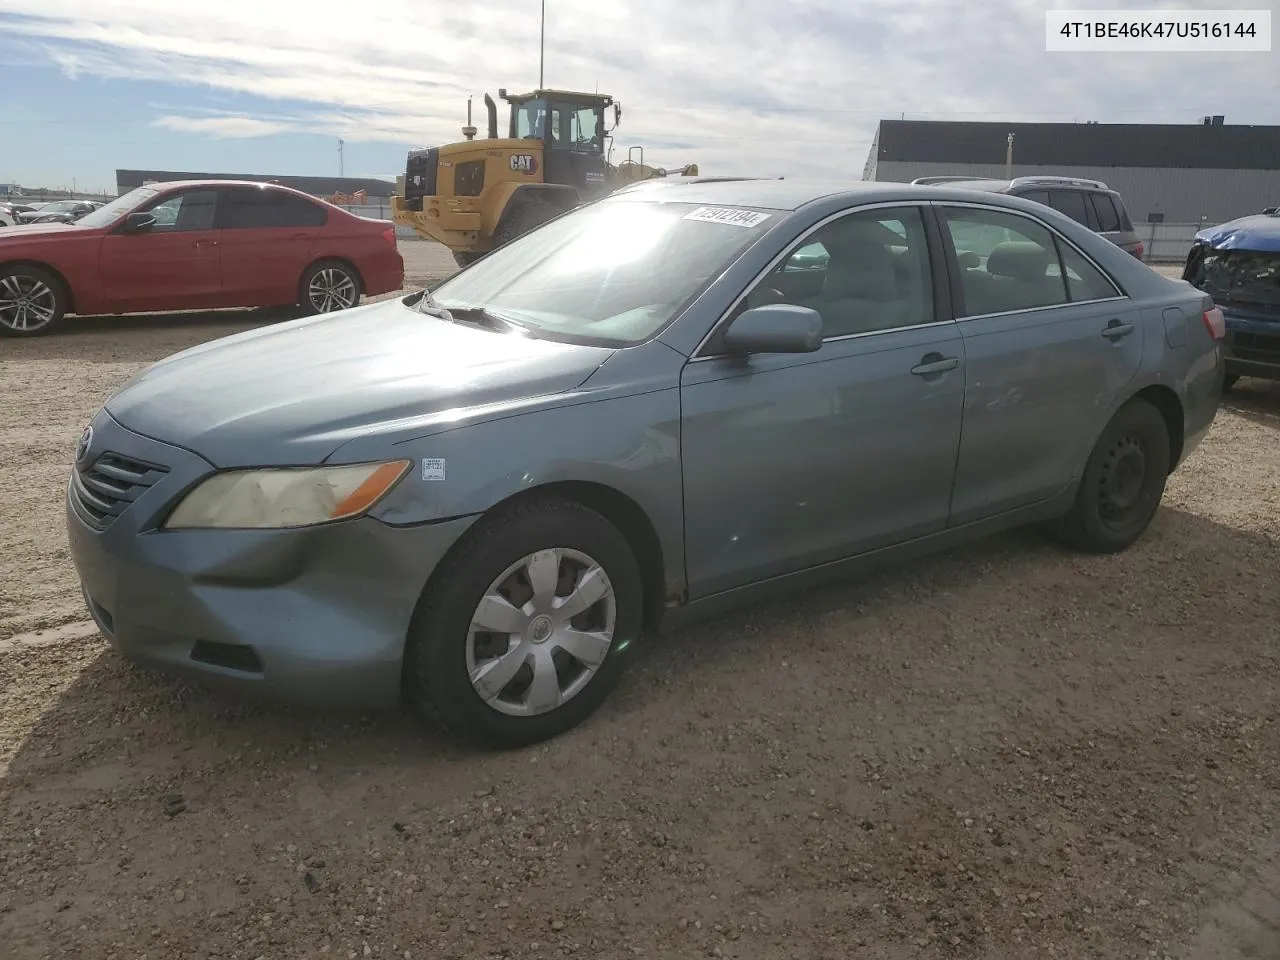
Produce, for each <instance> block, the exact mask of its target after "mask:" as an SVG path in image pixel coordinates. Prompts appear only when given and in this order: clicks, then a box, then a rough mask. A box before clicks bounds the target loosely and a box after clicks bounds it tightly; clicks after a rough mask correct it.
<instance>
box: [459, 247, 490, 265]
mask: <svg viewBox="0 0 1280 960" xmlns="http://www.w3.org/2000/svg"><path fill="white" fill-rule="evenodd" d="M483 256H484V254H483V253H474V252H472V251H470V250H455V251H453V262H454V263H456V264H457V265H458V266H459V267H469V266H471V265H472V264H473V263H475V262H476V261H477V260H479V259H480V258H481V257H483Z"/></svg>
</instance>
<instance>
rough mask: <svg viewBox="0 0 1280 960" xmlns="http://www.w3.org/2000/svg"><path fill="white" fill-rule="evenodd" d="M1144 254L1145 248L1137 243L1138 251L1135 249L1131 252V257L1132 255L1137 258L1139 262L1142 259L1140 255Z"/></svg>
mask: <svg viewBox="0 0 1280 960" xmlns="http://www.w3.org/2000/svg"><path fill="white" fill-rule="evenodd" d="M1145 252H1146V247H1144V246H1143V245H1142V243H1141V242H1139V243H1138V249H1136V250H1134V251H1133V255H1134V256H1135V257H1137V258H1138V259H1139V260H1141V259H1142V255H1143V254H1144V253H1145Z"/></svg>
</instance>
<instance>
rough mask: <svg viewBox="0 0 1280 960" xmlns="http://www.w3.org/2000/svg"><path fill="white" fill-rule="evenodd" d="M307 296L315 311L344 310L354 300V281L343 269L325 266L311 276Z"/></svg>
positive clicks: (353, 302)
mask: <svg viewBox="0 0 1280 960" xmlns="http://www.w3.org/2000/svg"><path fill="white" fill-rule="evenodd" d="M307 296H308V297H309V298H310V299H311V306H313V307H314V308H315V310H316V312H317V313H332V312H333V311H334V310H346V309H348V308H349V307H351V306H353V305H354V304H355V302H356V282H355V280H353V279H352V278H351V275H350V274H348V273H347V272H346V271H345V270H339V269H337V268H336V267H325V268H324V269H323V270H321V271H319V272H318V273H317V274H316V275H315V276H314V277H312V278H311V284H310V286H309V287H308V288H307Z"/></svg>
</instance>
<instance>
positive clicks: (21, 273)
mask: <svg viewBox="0 0 1280 960" xmlns="http://www.w3.org/2000/svg"><path fill="white" fill-rule="evenodd" d="M66 312H67V291H66V289H65V288H64V287H63V286H62V281H61V280H59V279H58V278H57V277H55V276H54V275H53V274H52V273H50V272H49V271H48V270H42V269H41V268H40V267H31V266H26V265H25V264H21V265H14V266H8V267H0V335H3V336H9V337H40V336H44V335H45V334H47V333H50V332H52V331H53V330H54V329H56V328H57V326H58V324H60V323H61V322H62V318H63V317H64V316H65V315H66Z"/></svg>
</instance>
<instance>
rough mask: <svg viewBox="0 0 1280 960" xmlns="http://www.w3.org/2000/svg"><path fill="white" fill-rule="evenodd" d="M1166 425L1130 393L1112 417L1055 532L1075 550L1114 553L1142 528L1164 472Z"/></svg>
mask: <svg viewBox="0 0 1280 960" xmlns="http://www.w3.org/2000/svg"><path fill="white" fill-rule="evenodd" d="M1169 446H1170V442H1169V428H1168V426H1167V425H1166V424H1165V420H1164V417H1163V416H1162V415H1161V413H1160V411H1159V410H1157V409H1156V408H1155V407H1154V406H1152V405H1151V404H1150V403H1148V402H1147V401H1145V400H1142V399H1140V398H1137V397H1135V398H1134V399H1132V400H1130V401H1129V402H1128V403H1126V404H1125V405H1124V406H1123V407H1121V408H1120V409H1119V411H1117V412H1116V415H1115V416H1114V417H1112V419H1111V422H1110V423H1109V424H1107V428H1106V430H1104V431H1103V432H1102V436H1101V437H1100V438H1099V439H1098V442H1097V444H1096V445H1095V446H1094V448H1093V452H1092V453H1091V454H1090V455H1089V460H1088V462H1087V463H1086V464H1085V469H1084V478H1083V480H1082V481H1081V483H1080V490H1079V492H1078V493H1077V494H1076V501H1075V503H1074V504H1073V505H1072V507H1071V510H1070V512H1069V513H1067V515H1066V516H1065V517H1063V518H1062V519H1061V520H1060V521H1058V523H1057V525H1056V528H1055V533H1056V534H1057V535H1058V537H1059V539H1061V540H1062V541H1063V542H1065V543H1066V544H1067V545H1069V546H1071V547H1074V548H1075V549H1077V550H1083V551H1086V552H1088V553H1118V552H1120V551H1121V550H1125V549H1127V548H1128V547H1129V546H1131V545H1132V544H1133V543H1134V542H1136V541H1137V540H1138V538H1139V537H1141V536H1142V534H1143V533H1144V532H1145V531H1146V529H1147V527H1148V526H1149V525H1150V523H1151V520H1152V518H1153V517H1154V516H1155V514H1156V510H1157V509H1159V507H1160V500H1161V498H1162V497H1163V496H1164V487H1165V481H1166V480H1167V479H1168V476H1169V457H1170V450H1169Z"/></svg>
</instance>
